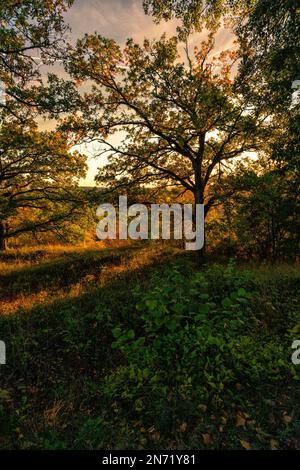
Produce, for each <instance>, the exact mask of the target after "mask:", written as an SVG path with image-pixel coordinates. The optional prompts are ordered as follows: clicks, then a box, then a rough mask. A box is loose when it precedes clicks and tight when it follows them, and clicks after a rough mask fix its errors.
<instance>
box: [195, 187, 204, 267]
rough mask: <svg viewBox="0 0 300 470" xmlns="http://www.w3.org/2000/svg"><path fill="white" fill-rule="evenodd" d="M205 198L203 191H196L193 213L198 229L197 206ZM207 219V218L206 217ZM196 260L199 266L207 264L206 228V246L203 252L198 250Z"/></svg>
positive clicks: (202, 249)
mask: <svg viewBox="0 0 300 470" xmlns="http://www.w3.org/2000/svg"><path fill="white" fill-rule="evenodd" d="M203 203H204V196H203V192H202V191H201V190H195V192H194V211H193V225H194V229H195V228H196V204H203ZM204 217H205V216H204ZM196 259H197V263H198V264H199V266H202V265H203V264H204V262H205V227H204V245H203V247H202V248H201V250H196Z"/></svg>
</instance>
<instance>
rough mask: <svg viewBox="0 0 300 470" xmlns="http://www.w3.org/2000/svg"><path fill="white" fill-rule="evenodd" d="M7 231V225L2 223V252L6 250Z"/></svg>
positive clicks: (0, 224)
mask: <svg viewBox="0 0 300 470" xmlns="http://www.w3.org/2000/svg"><path fill="white" fill-rule="evenodd" d="M5 235H6V230H5V223H4V222H2V221H1V222H0V251H4V250H6V236H5Z"/></svg>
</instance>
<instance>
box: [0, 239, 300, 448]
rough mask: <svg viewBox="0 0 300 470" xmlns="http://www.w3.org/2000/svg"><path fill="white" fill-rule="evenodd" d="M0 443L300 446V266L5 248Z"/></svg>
mask: <svg viewBox="0 0 300 470" xmlns="http://www.w3.org/2000/svg"><path fill="white" fill-rule="evenodd" d="M0 270H1V274H0V340H2V341H4V342H5V344H6V364H5V365H0V449H300V408H299V402H300V386H299V384H300V382H299V381H300V364H299V365H294V364H293V363H292V360H291V356H292V354H293V349H292V343H293V341H295V340H300V308H299V306H300V267H299V265H295V264H293V265H289V264H278V265H273V266H268V265H267V264H265V265H255V264H253V265H252V264H248V265H245V263H243V264H241V265H240V264H239V263H237V266H236V265H235V263H233V262H230V263H228V262H226V263H220V264H217V263H216V262H215V260H210V259H208V262H207V264H206V265H204V266H203V267H201V268H199V267H198V266H197V264H196V263H195V261H194V259H193V254H191V253H187V252H183V251H180V250H179V249H178V248H175V247H170V246H169V247H168V245H161V244H158V243H157V244H156V243H154V244H149V245H144V244H141V243H136V244H132V245H130V246H119V247H111V248H102V249H99V248H98V247H97V246H96V245H95V246H90V247H62V246H58V247H55V246H53V247H37V248H27V249H20V250H17V249H11V250H8V251H7V252H6V253H3V254H2V255H1V256H0Z"/></svg>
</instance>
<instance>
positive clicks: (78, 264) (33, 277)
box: [0, 246, 138, 300]
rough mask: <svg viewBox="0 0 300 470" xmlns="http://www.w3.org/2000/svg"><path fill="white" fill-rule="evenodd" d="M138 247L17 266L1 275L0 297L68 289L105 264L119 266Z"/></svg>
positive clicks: (84, 252)
mask: <svg viewBox="0 0 300 470" xmlns="http://www.w3.org/2000/svg"><path fill="white" fill-rule="evenodd" d="M137 250H138V246H130V247H121V248H118V249H117V250H116V249H105V250H95V249H86V250H84V251H80V252H72V253H65V254H63V255H62V256H60V257H58V258H55V259H50V260H45V261H42V262H40V263H39V264H37V265H33V266H25V267H22V268H17V269H15V270H13V271H9V272H7V273H5V274H1V275H0V299H2V300H4V299H6V300H8V299H12V298H14V297H15V296H16V295H19V294H22V293H27V294H34V293H37V292H39V291H41V290H43V289H51V288H52V289H53V288H56V289H66V288H68V287H70V286H72V285H73V284H74V283H78V282H80V280H81V279H82V278H84V277H85V276H86V275H99V274H100V271H101V269H102V268H103V266H107V265H111V266H116V265H119V264H120V263H121V262H122V259H123V257H124V256H126V257H128V256H130V255H131V254H133V253H135V252H136V251H137Z"/></svg>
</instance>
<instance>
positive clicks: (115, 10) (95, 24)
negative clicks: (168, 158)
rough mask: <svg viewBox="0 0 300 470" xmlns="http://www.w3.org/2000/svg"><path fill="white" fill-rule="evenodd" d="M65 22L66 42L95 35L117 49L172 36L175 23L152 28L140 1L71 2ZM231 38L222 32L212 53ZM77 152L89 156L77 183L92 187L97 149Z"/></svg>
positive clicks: (98, 163) (198, 36) (97, 163)
mask: <svg viewBox="0 0 300 470" xmlns="http://www.w3.org/2000/svg"><path fill="white" fill-rule="evenodd" d="M65 20H66V22H67V23H68V24H69V25H70V27H71V33H70V40H71V41H70V42H72V43H75V42H76V39H78V38H80V37H82V36H83V35H84V34H85V33H89V34H91V33H94V32H97V33H98V34H101V35H102V36H105V37H108V38H112V39H114V40H116V41H117V42H118V43H119V44H120V45H121V46H122V45H124V44H125V42H126V39H127V38H129V37H130V38H133V39H134V41H136V42H139V43H141V42H142V41H143V40H144V38H148V39H159V38H160V36H161V35H162V34H163V33H164V32H166V34H167V35H168V36H172V35H174V34H176V26H177V24H178V23H177V21H176V20H172V21H169V22H168V23H165V22H162V23H161V24H159V25H156V24H155V23H154V22H153V20H152V18H151V17H149V16H147V15H145V13H144V10H143V6H142V0H75V2H74V4H73V6H72V7H71V8H70V9H69V10H68V12H67V13H66V14H65ZM202 39H203V34H202V35H201V34H196V35H194V36H193V38H192V41H191V45H192V46H193V45H195V44H197V42H199V41H200V40H202ZM232 41H233V37H232V34H231V33H230V32H229V31H228V30H222V31H221V32H220V34H219V36H218V38H217V49H216V51H217V50H218V49H219V50H223V49H226V48H228V47H230V46H231V45H232ZM119 141H120V137H118V136H115V137H114V141H113V143H114V144H117V143H118V142H119ZM80 150H81V151H83V152H84V153H87V154H88V155H89V162H88V163H89V170H88V174H87V177H86V179H85V180H84V181H81V184H82V185H85V186H92V185H94V184H95V183H94V176H95V175H96V173H97V168H98V167H99V166H101V165H103V164H104V163H105V161H103V160H100V159H99V158H95V157H93V155H94V154H95V153H96V150H97V147H96V146H95V145H94V146H93V145H91V146H89V147H88V148H85V147H84V146H81V148H80Z"/></svg>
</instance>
